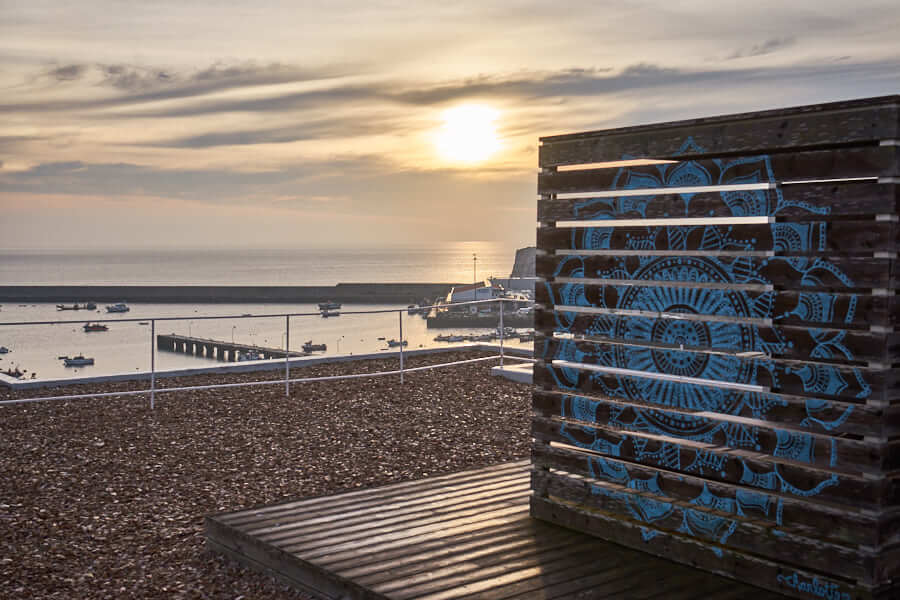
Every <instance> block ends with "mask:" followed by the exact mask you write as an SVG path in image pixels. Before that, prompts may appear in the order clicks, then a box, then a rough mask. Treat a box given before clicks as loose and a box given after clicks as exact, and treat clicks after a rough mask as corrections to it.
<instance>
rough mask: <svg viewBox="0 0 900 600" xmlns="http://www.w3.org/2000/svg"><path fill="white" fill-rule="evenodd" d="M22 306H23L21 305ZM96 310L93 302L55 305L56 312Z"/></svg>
mask: <svg viewBox="0 0 900 600" xmlns="http://www.w3.org/2000/svg"><path fill="white" fill-rule="evenodd" d="M22 306H24V304H23V305H22ZM96 308H97V305H96V304H94V303H93V302H88V303H87V304H78V303H77V302H76V303H75V304H71V305H69V304H57V305H56V310H94V309H96Z"/></svg>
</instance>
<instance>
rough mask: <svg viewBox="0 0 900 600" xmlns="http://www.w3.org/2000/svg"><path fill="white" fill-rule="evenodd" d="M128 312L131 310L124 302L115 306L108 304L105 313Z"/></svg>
mask: <svg viewBox="0 0 900 600" xmlns="http://www.w3.org/2000/svg"><path fill="white" fill-rule="evenodd" d="M129 310H131V309H130V308H128V305H127V304H125V303H124V302H119V303H117V304H108V305H107V306H106V312H111V313H124V312H128V311H129Z"/></svg>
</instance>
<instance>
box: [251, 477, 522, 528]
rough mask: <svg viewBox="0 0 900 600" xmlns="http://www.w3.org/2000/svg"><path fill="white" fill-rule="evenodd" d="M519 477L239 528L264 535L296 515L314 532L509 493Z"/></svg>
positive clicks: (289, 524)
mask: <svg viewBox="0 0 900 600" xmlns="http://www.w3.org/2000/svg"><path fill="white" fill-rule="evenodd" d="M524 478H525V479H527V478H528V476H524ZM522 479H523V478H522V477H517V478H516V479H513V480H508V481H507V480H503V481H499V482H497V483H492V484H490V485H485V484H482V485H479V486H475V487H471V488H468V489H465V490H460V491H457V492H449V493H446V494H444V493H441V494H438V495H435V494H432V495H429V496H422V497H419V498H415V499H411V500H403V501H399V502H391V503H390V504H388V505H385V504H380V505H375V506H369V505H367V506H366V507H365V508H362V509H360V510H346V509H345V510H344V511H340V512H339V511H329V513H328V514H327V515H325V516H319V513H310V514H307V515H306V516H297V517H295V516H293V515H285V516H281V517H279V518H277V519H271V520H269V519H267V520H266V521H265V525H263V526H260V523H257V522H254V523H252V526H251V525H243V526H241V527H240V529H241V530H243V531H246V532H247V533H250V534H251V535H258V536H260V537H265V536H267V535H269V534H271V533H274V532H279V531H288V530H290V529H291V528H292V527H293V528H298V527H300V526H299V525H297V523H298V520H299V519H302V521H299V522H301V523H302V528H303V529H304V530H305V531H309V532H313V531H316V530H319V529H327V528H328V527H330V526H331V524H332V523H335V522H340V523H343V524H344V525H349V524H351V523H358V522H373V521H377V520H383V519H386V518H389V517H394V516H401V515H404V514H412V513H414V512H421V511H423V510H426V509H438V508H443V507H449V506H454V505H460V504H465V503H467V502H470V501H471V500H473V499H477V498H483V497H485V496H488V495H490V494H497V495H501V494H504V493H509V492H510V491H518V490H521V488H522V485H521V484H522ZM404 509H406V510H404Z"/></svg>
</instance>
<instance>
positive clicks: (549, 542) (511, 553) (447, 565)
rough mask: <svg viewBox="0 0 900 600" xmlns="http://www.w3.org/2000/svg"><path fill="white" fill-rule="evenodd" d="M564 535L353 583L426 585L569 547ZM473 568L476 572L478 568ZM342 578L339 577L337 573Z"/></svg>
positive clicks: (386, 570)
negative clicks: (458, 571) (442, 576)
mask: <svg viewBox="0 0 900 600" xmlns="http://www.w3.org/2000/svg"><path fill="white" fill-rule="evenodd" d="M566 534H567V532H565V531H561V532H558V533H556V534H554V535H553V536H552V537H551V536H542V537H541V538H539V539H537V538H535V537H534V536H528V537H525V538H521V539H519V540H515V541H511V542H508V543H506V544H495V545H492V546H482V547H481V548H477V549H474V550H471V551H468V552H464V553H461V554H456V555H453V556H449V557H447V558H438V559H435V560H431V561H429V562H428V563H427V564H426V565H424V567H423V565H422V563H417V564H413V565H410V566H409V567H407V568H402V567H401V568H394V567H393V565H390V564H388V565H385V568H384V570H382V571H381V572H378V573H372V574H369V575H361V576H355V577H353V579H354V580H355V581H359V582H360V583H362V584H363V585H366V586H368V587H372V588H373V589H374V588H376V587H378V586H382V585H387V586H395V585H397V584H395V583H392V582H396V581H398V580H403V581H406V582H410V584H412V583H413V582H414V581H415V580H416V578H417V577H423V578H424V580H428V581H430V580H431V579H433V578H434V577H435V576H436V573H440V572H448V573H449V572H454V571H455V568H456V567H459V566H460V565H463V566H464V567H466V566H470V565H478V567H484V566H486V565H490V564H493V563H494V561H498V562H499V561H500V560H501V559H499V558H498V555H500V554H502V560H505V561H516V560H519V559H521V558H523V557H528V556H535V555H537V554H540V553H542V552H549V551H552V550H555V549H556V548H562V547H565V546H569V545H571V537H570V536H569V535H566ZM478 567H476V568H478ZM341 574H342V575H344V574H343V573H341Z"/></svg>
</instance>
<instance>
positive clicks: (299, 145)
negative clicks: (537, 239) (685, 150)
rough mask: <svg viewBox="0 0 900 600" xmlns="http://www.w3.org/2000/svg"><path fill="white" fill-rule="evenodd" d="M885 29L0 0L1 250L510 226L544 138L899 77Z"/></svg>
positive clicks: (893, 12)
mask: <svg viewBox="0 0 900 600" xmlns="http://www.w3.org/2000/svg"><path fill="white" fill-rule="evenodd" d="M897 31H900V5H898V3H897V1H896V0H889V1H868V0H857V1H855V2H835V1H832V0H816V1H812V0H808V1H800V2H784V0H778V1H768V0H761V1H755V2H731V1H730V0H720V1H717V2H710V1H699V0H696V1H682V2H662V1H657V0H636V1H627V2H626V1H623V0H619V1H616V2H609V1H605V0H593V1H585V2H580V1H572V0H570V1H568V2H562V3H559V2H556V3H554V2H546V1H530V0H529V1H525V0H504V1H502V2H500V1H496V2H493V1H490V0H487V1H486V0H478V1H468V0H464V1H452V0H451V1H447V0H444V1H442V2H429V1H424V0H423V1H421V2H410V1H408V0H407V1H402V2H401V1H397V2H394V1H386V0H369V1H365V2H348V1H342V0H329V1H324V0H323V1H319V0H300V1H298V0H291V1H285V0H282V1H277V0H275V1H271V2H257V3H250V2H236V1H232V0H188V1H186V0H178V1H174V0H173V1H169V0H145V1H142V2H136V1H131V0H118V1H106V2H104V1H101V0H82V1H81V2H64V1H62V0H60V1H57V2H46V1H43V0H21V1H20V0H0V248H41V247H53V248H65V247H120V246H133V247H148V246H150V247H152V246H170V247H171V246H185V247H190V246H220V245H224V244H227V245H229V246H232V247H311V246H333V245H347V244H350V245H357V246H366V245H381V244H390V243H394V242H410V243H422V242H434V241H461V240H498V241H501V242H503V243H506V244H511V245H525V244H528V243H533V240H534V215H535V198H536V196H535V187H536V164H537V144H538V138H539V137H540V136H543V135H551V134H557V133H564V132H570V131H579V130H585V129H598V128H606V127H614V126H622V125H633V124H640V123H650V122H653V121H659V120H670V119H680V118H690V117H698V116H704V115H711V114H722V113H729V112H738V111H746V110H757V109H765V108H776V107H783V106H789V105H794V104H806V103H817V102H826V101H832V100H840V99H848V98H858V97H865V96H875V95H884V94H896V93H898V92H900V41H898V39H897ZM460 107H462V109H460ZM460 110H461V111H462V114H475V115H476V116H478V115H480V117H479V119H480V120H478V119H476V120H475V121H472V119H469V120H468V121H467V120H466V119H465V118H463V119H462V120H459V119H457V120H454V119H453V117H452V115H458V114H460ZM454 111H455V112H454ZM467 111H468V113H467ZM448 119H449V121H448ZM473 127H474V129H473ZM492 132H494V133H492ZM447 136H449V139H450V140H451V141H450V142H448V141H447V140H448V137H447ZM454 136H455V137H454ZM479 136H480V137H479ZM456 138H462V139H461V141H458V142H453V139H456ZM448 143H450V144H451V146H452V144H454V143H458V144H462V149H461V150H460V151H459V152H454V151H453V148H452V147H451V148H450V149H449V150H448V148H447V144H448ZM466 144H468V146H467V145H466ZM472 144H475V145H480V146H481V147H482V149H484V148H488V149H489V150H493V152H492V153H491V154H490V155H489V156H487V157H485V156H484V154H485V153H486V151H485V152H482V153H481V155H480V156H478V155H477V154H478V153H475V152H474V151H473V149H472ZM457 149H459V148H457Z"/></svg>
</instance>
